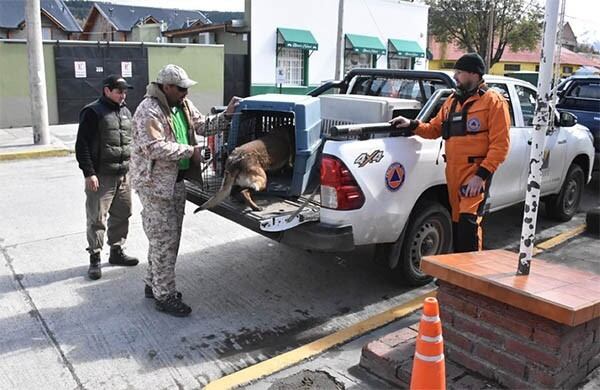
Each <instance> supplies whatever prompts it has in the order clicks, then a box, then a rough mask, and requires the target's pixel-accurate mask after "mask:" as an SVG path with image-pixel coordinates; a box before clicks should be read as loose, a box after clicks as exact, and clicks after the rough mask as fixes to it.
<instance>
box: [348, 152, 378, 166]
mask: <svg viewBox="0 0 600 390" xmlns="http://www.w3.org/2000/svg"><path fill="white" fill-rule="evenodd" d="M382 158H383V150H379V149H377V150H375V151H373V152H372V153H361V154H360V155H359V156H358V157H356V160H354V164H356V165H358V167H359V168H362V167H364V166H365V165H367V164H371V163H372V162H379V161H381V159H382Z"/></svg>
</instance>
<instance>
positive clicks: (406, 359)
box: [360, 322, 498, 389]
mask: <svg viewBox="0 0 600 390" xmlns="http://www.w3.org/2000/svg"><path fill="white" fill-rule="evenodd" d="M418 328H419V323H418V322H416V323H414V324H413V325H410V326H408V327H406V328H402V329H399V330H397V331H395V332H392V333H389V334H387V335H385V336H383V337H380V338H379V339H377V340H373V341H371V342H370V343H368V344H366V345H365V346H364V347H363V349H362V353H361V357H360V366H361V367H362V368H363V369H365V370H366V371H368V372H369V373H370V374H373V375H375V376H376V377H378V378H379V379H382V380H384V381H386V382H387V383H390V384H392V385H394V386H395V387H399V388H403V389H406V388H408V387H410V378H411V375H412V366H413V356H414V354H415V344H416V341H417V334H418ZM445 364H446V379H447V381H448V383H447V386H448V388H449V389H487V388H497V386H498V384H497V383H494V382H492V381H490V380H487V379H485V378H482V377H480V376H479V375H477V374H476V373H473V372H471V371H469V370H468V369H466V368H463V367H460V366H458V365H456V364H454V363H453V362H450V361H448V360H447V359H446V362H445Z"/></svg>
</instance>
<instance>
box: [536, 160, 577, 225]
mask: <svg viewBox="0 0 600 390" xmlns="http://www.w3.org/2000/svg"><path fill="white" fill-rule="evenodd" d="M584 183H585V174H584V173H583V169H581V167H580V166H579V165H577V164H573V165H571V166H570V167H569V171H568V172H567V176H566V177H565V181H564V182H563V184H562V187H561V188H560V192H559V193H558V195H552V196H549V197H548V198H547V199H546V200H545V204H546V214H547V215H548V216H549V217H550V218H552V219H555V220H557V221H561V222H566V221H569V220H571V218H573V216H574V215H575V213H576V212H577V209H578V208H579V202H580V201H581V194H582V193H583V186H584Z"/></svg>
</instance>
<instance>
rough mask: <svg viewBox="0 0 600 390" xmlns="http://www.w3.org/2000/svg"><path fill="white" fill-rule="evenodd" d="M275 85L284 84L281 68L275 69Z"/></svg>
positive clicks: (282, 69) (283, 72) (283, 74)
mask: <svg viewBox="0 0 600 390" xmlns="http://www.w3.org/2000/svg"><path fill="white" fill-rule="evenodd" d="M275 79H276V83H277V84H279V85H281V84H285V69H284V68H283V67H281V66H279V67H278V68H277V75H276V76H275Z"/></svg>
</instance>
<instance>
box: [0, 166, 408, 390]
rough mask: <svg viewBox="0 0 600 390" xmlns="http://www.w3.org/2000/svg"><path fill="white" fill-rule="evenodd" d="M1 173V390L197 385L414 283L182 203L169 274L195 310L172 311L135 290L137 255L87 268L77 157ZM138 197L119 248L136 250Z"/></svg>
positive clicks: (140, 250) (390, 301) (404, 295)
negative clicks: (132, 263) (89, 274)
mask: <svg viewBox="0 0 600 390" xmlns="http://www.w3.org/2000/svg"><path fill="white" fill-rule="evenodd" d="M0 183H2V193H1V202H0V215H2V219H1V220H0V245H1V250H2V259H1V260H0V261H1V264H2V266H1V267H0V272H1V275H0V291H1V292H2V295H1V298H0V308H1V310H0V329H1V331H0V345H2V347H0V388H56V389H59V388H61V389H62V388H74V387H78V386H81V387H85V388H113V389H119V388H128V387H132V388H161V389H162V388H171V387H176V386H182V387H184V388H198V387H201V386H202V385H204V384H206V383H207V382H208V381H209V380H212V379H215V378H218V377H221V376H223V375H225V374H228V373H231V372H234V371H236V370H238V369H240V368H243V367H245V366H248V365H251V364H253V363H255V362H257V361H260V360H264V359H265V358H268V357H271V356H274V355H276V354H278V353H281V352H283V351H285V350H288V349H290V348H294V347H297V346H299V345H301V344H304V343H306V342H307V341H312V340H313V339H315V338H319V337H321V336H323V335H325V334H329V333H331V332H333V331H335V330H337V329H340V328H343V327H346V326H348V325H349V324H352V323H354V322H357V321H359V320H361V319H365V318H368V317H370V316H371V315H372V314H373V313H378V312H381V311H384V310H386V309H387V308H389V307H391V306H395V305H398V304H400V303H402V302H403V301H406V300H408V299H410V298H411V297H413V296H414V295H416V294H418V293H419V291H407V290H405V289H401V288H399V287H397V286H395V285H393V284H392V283H391V282H390V281H388V280H387V279H386V278H385V275H384V274H383V273H381V272H380V271H379V270H378V269H377V268H375V267H373V266H372V264H371V254H370V252H369V251H362V252H357V253H354V254H351V255H344V256H336V255H317V254H309V253H308V252H302V251H298V250H294V249H290V248H287V247H284V246H281V245H279V244H277V243H274V242H272V241H270V240H268V239H266V238H263V237H261V236H258V235H256V234H254V233H252V232H250V231H248V230H245V229H243V228H240V227H238V226H237V225H235V224H233V223H230V222H229V221H226V220H224V219H222V218H220V217H218V216H216V215H214V214H212V213H209V212H205V213H202V214H196V215H193V214H192V210H193V209H194V207H193V205H191V204H189V205H188V209H187V212H188V215H187V217H186V221H185V224H184V235H183V240H182V245H181V251H180V257H179V261H178V264H177V273H178V280H177V281H178V283H179V285H178V287H179V289H181V291H182V292H183V294H184V298H185V301H186V302H188V303H189V304H190V305H191V306H192V308H193V310H194V312H193V313H192V317H191V318H184V319H177V318H173V317H170V316H167V315H165V314H162V313H159V312H157V311H155V310H154V308H153V305H152V301H150V300H148V299H146V298H144V297H143V292H142V289H143V283H142V281H141V278H142V275H143V271H144V269H145V264H144V263H145V261H142V264H141V265H140V266H138V267H135V268H133V269H125V268H118V267H110V266H105V267H104V269H103V278H102V279H101V280H99V281H97V282H92V281H89V280H87V279H86V278H84V275H85V274H86V270H87V262H88V259H87V254H86V253H85V251H84V248H85V246H86V243H85V230H84V225H85V223H84V193H83V178H82V176H81V174H80V172H79V170H78V168H77V166H76V163H75V159H74V158H73V157H63V158H48V159H37V160H23V161H18V162H6V163H2V164H0ZM135 200H136V203H135V206H134V211H133V217H132V224H131V230H130V240H129V243H128V244H129V245H128V246H127V249H128V253H131V254H133V255H136V256H139V257H140V258H142V257H144V254H145V251H146V246H147V241H146V239H145V237H144V234H143V231H142V229H141V222H140V217H139V212H140V206H139V203H138V202H137V198H135ZM107 252H108V250H105V251H104V252H103V256H104V259H105V260H106V258H107V257H108V253H107Z"/></svg>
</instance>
